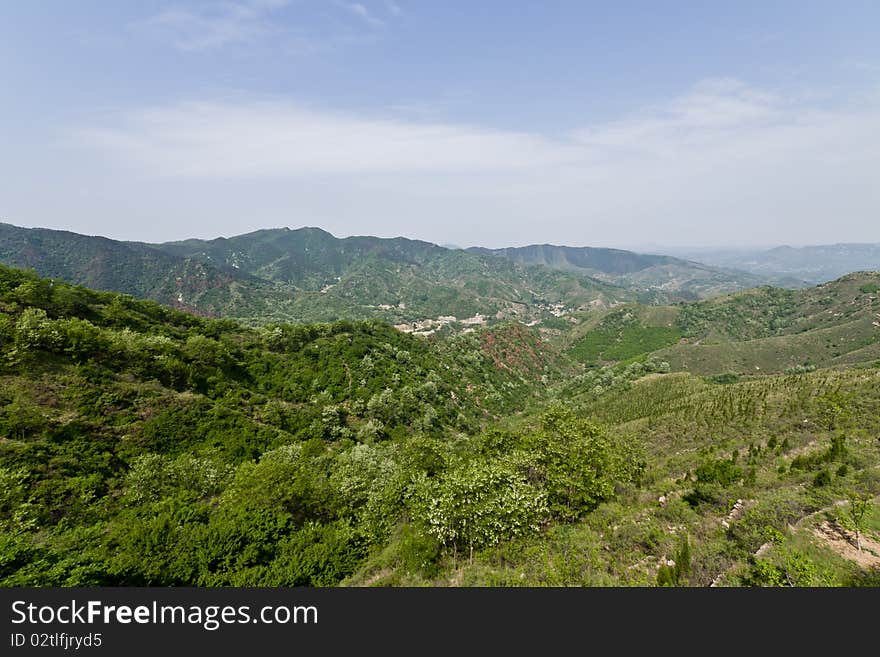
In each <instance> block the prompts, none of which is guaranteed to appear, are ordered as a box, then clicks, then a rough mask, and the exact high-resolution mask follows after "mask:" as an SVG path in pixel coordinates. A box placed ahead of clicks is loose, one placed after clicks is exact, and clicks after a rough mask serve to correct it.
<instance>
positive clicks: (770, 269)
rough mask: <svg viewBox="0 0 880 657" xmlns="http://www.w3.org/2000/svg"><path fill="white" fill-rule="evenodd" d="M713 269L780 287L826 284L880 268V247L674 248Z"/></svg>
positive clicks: (675, 250)
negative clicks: (726, 269) (733, 270)
mask: <svg viewBox="0 0 880 657" xmlns="http://www.w3.org/2000/svg"><path fill="white" fill-rule="evenodd" d="M672 252H673V253H675V254H676V255H679V256H681V257H685V258H693V259H696V260H699V261H700V262H705V263H706V264H707V265H711V266H713V267H735V268H736V269H739V270H742V271H745V272H749V273H751V274H753V275H755V276H761V277H764V278H765V279H767V280H768V281H769V282H771V283H773V284H776V285H786V286H794V287H797V285H798V284H797V281H802V282H805V283H807V284H810V285H815V284H818V283H825V282H828V281H831V280H834V279H836V278H840V277H841V276H843V275H845V274H849V273H850V272H854V271H872V270H877V269H880V244H822V245H815V246H802V247H792V246H777V247H774V248H772V249H673V250H672Z"/></svg>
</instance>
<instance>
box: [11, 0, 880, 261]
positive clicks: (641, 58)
mask: <svg viewBox="0 0 880 657" xmlns="http://www.w3.org/2000/svg"><path fill="white" fill-rule="evenodd" d="M878 21H880V5H877V4H876V3H870V2H852V3H847V4H846V5H845V6H841V5H840V4H839V3H832V2H815V3H810V4H808V5H807V4H805V3H799V2H789V1H785V2H775V3H764V2H760V3H759V2H744V3H737V4H736V5H735V6H734V5H715V6H706V5H704V4H703V3H693V2H678V3H674V5H672V4H671V5H667V6H665V7H660V6H657V5H656V4H654V3H646V2H628V3H615V4H614V5H606V4H597V3H582V2H573V1H572V2H561V3H554V4H553V5H552V6H547V5H540V4H539V5H533V4H523V5H519V6H517V7H515V10H513V11H512V10H511V7H510V5H509V3H500V2H486V3H480V4H479V6H474V5H473V4H472V3H460V2H451V3H442V4H441V3H431V4H425V3H416V2H406V1H405V0H400V1H394V2H392V1H390V0H371V1H362V2H347V1H346V2H332V3H328V2H321V1H318V0H296V1H295V0H226V1H224V2H209V1H194V0H193V1H189V0H151V1H150V2H138V3H135V2H119V3H113V4H112V5H107V4H106V3H101V2H96V1H94V0H84V1H82V2H78V3H67V2H60V1H59V0H56V1H47V2H44V3H9V4H6V5H4V6H2V7H0V76H2V77H3V79H4V81H5V84H4V85H3V88H2V91H0V99H2V101H3V102H2V107H3V116H4V119H5V120H4V121H3V122H0V141H2V143H3V144H4V155H5V157H4V158H3V159H2V160H0V217H2V218H5V219H3V220H4V221H8V222H10V223H13V224H15V225H22V226H40V227H46V228H54V229H62V230H71V231H73V232H78V233H83V234H99V235H105V236H108V237H111V238H113V239H122V240H137V241H150V242H160V241H171V240H179V239H186V238H189V237H199V238H210V237H214V236H218V235H233V234H242V233H247V232H251V231H253V230H257V229H260V228H265V227H268V226H284V225H288V226H289V225H291V224H295V225H317V226H321V227H322V228H324V229H325V230H327V231H328V232H330V233H332V234H334V235H338V236H346V235H358V234H373V235H376V236H380V237H393V236H398V235H400V236H406V237H410V238H412V239H421V240H425V241H429V242H433V243H435V244H442V243H453V244H462V245H464V246H470V245H482V246H486V247H488V248H500V247H504V246H520V245H526V244H535V243H553V244H563V245H570V246H597V247H606V248H623V249H636V250H644V248H646V247H647V248H651V249H662V248H667V249H668V248H683V249H711V248H722V247H723V248H730V247H731V245H736V248H740V247H741V248H772V246H775V245H783V244H790V245H816V244H834V243H878V242H880V221H878V220H877V217H878V216H880V181H878V175H877V172H878V171H880V40H878V39H876V29H875V26H876V25H877V24H878Z"/></svg>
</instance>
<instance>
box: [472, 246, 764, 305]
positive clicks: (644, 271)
mask: <svg viewBox="0 0 880 657" xmlns="http://www.w3.org/2000/svg"><path fill="white" fill-rule="evenodd" d="M468 250H469V251H470V252H472V253H479V254H486V255H494V256H497V257H501V258H505V259H507V260H510V261H511V262H516V263H518V264H521V265H544V266H546V267H550V268H552V269H557V270H560V271H569V272H577V273H581V274H585V275H588V276H593V277H595V278H598V279H599V280H602V281H606V282H608V283H613V284H614V285H620V286H622V287H626V288H629V289H632V290H635V291H638V292H639V293H640V295H639V299H640V300H641V301H644V302H654V303H657V302H669V301H676V300H680V299H685V300H695V299H703V298H707V297H712V296H716V295H718V294H725V293H728V292H733V291H736V290H741V289H743V288H749V287H755V286H758V285H762V284H764V283H766V282H767V279H765V278H762V277H761V276H759V275H756V274H750V273H746V272H744V271H739V270H737V269H734V268H730V267H728V268H717V267H709V266H707V265H704V264H701V263H699V262H693V261H689V260H682V259H680V258H673V257H671V256H666V255H649V254H642V253H633V252H632V251H622V250H620V249H599V248H593V247H586V246H584V247H572V246H556V245H553V244H540V245H531V246H523V247H510V248H504V249H483V248H477V247H475V248H471V249H468Z"/></svg>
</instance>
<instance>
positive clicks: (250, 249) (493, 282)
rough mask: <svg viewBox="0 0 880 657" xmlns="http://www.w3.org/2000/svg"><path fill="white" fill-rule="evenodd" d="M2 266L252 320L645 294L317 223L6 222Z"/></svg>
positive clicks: (429, 314)
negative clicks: (230, 231) (158, 231)
mask: <svg viewBox="0 0 880 657" xmlns="http://www.w3.org/2000/svg"><path fill="white" fill-rule="evenodd" d="M0 263H4V264H7V265H10V266H16V267H29V268H32V269H34V270H35V271H36V272H37V273H38V274H40V275H42V276H49V277H55V278H61V279H62V280H66V281H67V282H71V283H75V284H80V285H89V286H92V287H95V288H100V289H105V290H109V291H117V292H124V293H129V294H134V295H136V296H139V297H142V298H150V299H153V300H155V301H158V302H160V303H163V304H166V305H170V306H172V307H175V308H179V309H182V310H188V311H196V312H199V313H202V314H206V315H210V316H214V317H230V318H236V319H241V320H244V321H247V322H248V323H251V324H265V323H267V322H271V321H293V322H303V323H308V322H314V321H334V320H340V319H370V318H374V319H382V320H385V321H388V322H391V323H413V322H424V323H425V325H428V324H429V323H430V322H428V321H426V320H430V321H431V322H437V321H438V320H439V319H440V318H441V317H445V318H455V319H454V320H452V319H447V320H443V321H442V322H440V323H441V324H443V325H446V324H449V323H450V322H452V323H456V322H465V320H470V321H471V324H480V323H492V322H495V321H502V320H505V319H524V320H526V321H534V320H540V319H541V318H544V317H552V313H553V312H554V311H555V312H559V311H560V309H567V310H573V309H577V308H584V307H589V306H590V304H595V305H599V306H607V305H610V304H613V303H615V302H617V301H620V300H626V299H632V298H635V295H634V294H633V293H632V292H630V291H628V290H626V289H624V288H621V287H618V286H614V285H611V284H608V283H604V282H601V281H598V280H596V279H594V278H590V277H588V276H584V275H579V274H574V273H570V272H561V271H555V270H552V269H547V268H544V267H525V266H521V265H517V264H515V263H511V262H507V261H504V260H502V259H499V258H494V257H488V256H478V255H474V254H469V253H466V252H464V251H458V250H449V249H444V248H441V247H438V246H435V245H433V244H428V243H427V242H418V241H415V240H407V239H403V238H396V239H379V238H375V237H352V238H346V239H337V238H335V237H333V236H332V235H330V234H329V233H326V232H324V231H321V230H319V229H314V228H303V229H299V230H288V229H275V230H263V231H257V232H255V233H250V234H247V235H240V236H237V237H233V238H229V239H226V238H220V239H216V240H210V241H204V240H188V241H185V242H175V243H170V244H141V243H132V242H119V241H114V240H108V239H105V238H100V237H89V236H84V235H77V234H75V233H68V232H65V231H53V230H46V229H37V228H34V229H26V228H19V227H16V226H11V225H9V224H0ZM466 325H467V324H466V323H463V324H461V326H466Z"/></svg>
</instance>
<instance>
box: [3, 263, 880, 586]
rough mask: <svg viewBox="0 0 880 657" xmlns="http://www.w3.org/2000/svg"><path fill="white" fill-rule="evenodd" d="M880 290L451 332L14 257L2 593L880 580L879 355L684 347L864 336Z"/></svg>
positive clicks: (870, 283)
mask: <svg viewBox="0 0 880 657" xmlns="http://www.w3.org/2000/svg"><path fill="white" fill-rule="evenodd" d="M877 281H878V275H877V274H860V275H855V276H851V277H846V278H845V279H842V280H841V281H840V282H838V283H836V284H833V285H830V286H826V287H824V288H816V289H815V290H814V291H812V292H810V293H809V294H808V296H806V297H800V296H797V297H795V298H794V299H792V298H787V296H786V295H787V294H788V293H780V292H778V291H777V292H772V291H770V290H763V291H755V292H752V293H749V294H746V295H741V296H734V297H731V298H728V299H724V300H721V301H719V302H717V304H715V305H714V306H713V305H704V304H691V305H688V306H681V307H679V306H673V307H645V306H642V307H639V306H626V307H623V308H619V309H613V310H611V311H609V312H607V313H606V312H605V311H598V310H597V311H595V314H596V315H597V316H596V317H592V316H591V315H590V314H586V315H576V316H575V317H574V319H575V320H576V321H577V322H578V323H577V325H574V324H572V323H571V322H569V321H568V320H567V319H566V320H559V322H558V323H557V324H556V326H561V327H565V328H567V329H568V330H569V331H571V333H560V334H559V335H556V336H555V337H554V336H551V335H550V334H548V333H547V330H548V329H546V328H545V329H539V328H538V327H526V326H524V325H522V324H519V323H500V324H498V325H496V326H494V327H483V328H480V329H478V330H476V331H474V332H472V333H468V334H463V335H458V336H447V337H444V338H438V337H432V338H424V337H419V336H413V335H408V334H405V333H402V332H400V331H397V330H395V329H393V328H391V327H390V326H388V325H386V324H383V323H380V322H376V321H364V322H353V321H340V322H333V323H325V324H311V325H290V324H269V325H266V326H263V327H258V328H253V327H247V326H244V325H241V324H238V323H236V322H234V321H231V320H217V319H210V318H205V317H198V316H194V315H191V314H186V313H183V312H180V311H177V310H174V309H172V308H168V307H166V306H162V305H159V304H157V303H154V302H151V301H144V300H138V299H135V298H134V297H132V296H130V295H120V294H115V293H108V292H96V291H92V290H89V289H86V288H82V287H76V286H71V285H69V284H66V283H63V282H61V281H57V280H47V279H42V278H39V277H37V276H36V275H34V274H33V273H30V272H25V271H21V270H16V269H8V268H5V267H0V585H3V586H24V585H35V586H47V585H60V586H87V585H191V586H192V585H195V586H221V585H241V586H309V585H314V586H331V585H337V584H343V585H345V584H349V585H351V584H356V585H426V584H427V585H469V584H473V585H504V586H514V585H602V584H604V585H608V584H618V585H619V584H637V585H649V584H663V585H670V584H673V585H695V586H707V585H709V584H710V583H713V582H721V583H724V584H732V585H737V584H739V585H742V584H745V585H771V586H782V585H804V586H815V585H847V586H851V585H860V584H867V585H874V586H876V583H877V577H878V575H877V573H878V572H880V571H876V570H873V571H872V570H871V567H872V564H873V563H874V561H872V559H873V557H871V556H870V555H871V554H873V553H871V552H868V551H866V552H863V553H862V552H859V553H855V549H854V548H852V547H851V546H850V544H849V543H848V542H847V541H848V538H847V537H848V536H849V534H847V532H848V531H850V530H849V529H847V528H848V527H850V526H851V525H850V524H849V523H850V521H849V520H848V518H849V517H850V516H849V515H848V511H847V510H848V509H849V508H854V506H852V505H854V504H855V503H856V502H858V501H859V500H870V499H873V497H874V496H876V495H877V494H878V493H880V471H878V469H877V467H878V464H880V441H878V440H877V436H880V369H878V365H880V361H878V362H877V363H870V362H865V361H858V362H856V363H855V364H854V365H846V364H843V363H840V364H834V367H833V369H822V368H821V367H819V368H816V367H813V368H800V369H795V370H793V371H790V372H786V373H783V374H765V373H764V372H763V371H748V372H744V373H742V375H740V374H731V373H725V372H723V371H717V370H708V371H707V376H705V377H703V376H697V375H695V374H693V373H688V372H686V371H682V372H670V369H673V368H675V367H676V364H675V362H674V359H672V358H670V361H673V362H672V363H671V364H670V362H668V361H662V360H659V359H658V358H657V356H658V354H661V355H662V354H663V353H664V352H663V351H657V349H658V344H660V345H661V346H662V344H663V343H664V341H666V340H669V339H672V338H674V333H675V331H682V330H686V331H689V335H691V336H693V337H694V338H695V339H696V340H699V339H700V337H698V336H703V337H704V338H705V339H709V338H708V336H709V335H710V334H713V335H717V336H719V337H718V338H717V339H718V340H719V342H718V344H719V345H720V346H725V345H726V346H728V347H729V346H730V345H742V344H745V345H748V344H751V343H754V342H759V341H760V340H762V339H765V338H760V337H753V336H757V335H763V334H764V333H766V332H767V331H775V332H781V334H780V336H781V337H785V336H787V335H789V333H788V332H790V331H795V335H801V333H797V328H796V327H797V326H798V322H797V321H795V320H796V315H797V312H799V311H804V310H808V309H809V308H811V307H813V306H812V305H811V304H814V305H815V311H816V312H815V313H814V315H815V316H814V317H813V318H812V319H809V320H807V323H808V324H810V325H812V324H813V323H816V327H815V328H814V329H808V330H806V331H804V332H803V334H807V333H810V332H811V330H818V331H822V330H827V329H828V328H830V327H832V326H836V325H838V324H835V322H837V323H839V324H840V325H845V324H847V323H850V322H857V321H861V318H862V314H864V313H867V312H870V313H875V312H880V311H878V310H877V309H875V308H874V307H873V306H871V305H870V304H872V303H874V301H876V292H877ZM798 294H799V293H798ZM828 298H830V299H831V302H828V301H826V299H828ZM853 302H856V303H853ZM762 308H763V309H762ZM850 308H853V310H852V312H851V313H850V315H849V316H848V317H847V316H846V313H847V312H848V311H849V309H850ZM823 309H824V310H823ZM826 310H830V311H831V313H830V314H829V313H827V312H825V311H826ZM621 313H623V314H621ZM626 313H630V315H631V317H629V318H626V317H625V315H626ZM824 315H828V316H829V317H830V319H829V320H828V323H829V324H828V325H826V324H825V323H824V322H825V317H824ZM682 317H685V318H687V319H688V322H685V323H681V324H675V322H676V321H677V319H680V318H682ZM669 323H673V324H674V326H673V327H671V329H670V327H669V326H667V324H669ZM652 327H653V328H663V327H665V329H664V330H661V331H651V330H647V331H646V329H650V328H652ZM721 328H723V329H724V331H725V332H726V333H721V332H720V329H721ZM666 329H670V330H666ZM577 335H581V336H582V337H583V338H584V339H587V338H588V336H590V335H593V336H594V338H595V339H593V341H592V342H589V341H588V342H587V343H586V344H580V346H577V343H576V345H575V346H576V348H575V350H574V351H571V350H570V349H571V347H566V345H567V344H570V343H569V342H566V341H567V340H569V339H571V338H572V337H576V336H577ZM877 335H880V328H878V330H877ZM737 336H739V338H742V339H738V338H737ZM551 338H552V339H551ZM590 339H592V338H590ZM725 341H726V342H725ZM700 347H701V345H697V344H690V343H679V344H676V348H680V349H681V350H683V352H685V353H687V352H688V350H691V349H699V348H700ZM577 349H580V351H577ZM566 350H569V351H568V352H566ZM569 356H571V357H569ZM575 356H579V357H581V358H579V359H580V360H582V361H583V362H584V365H583V366H581V365H578V364H576V363H575V362H574V357H575ZM707 367H709V365H707ZM847 500H854V502H852V503H850V506H848V505H847V504H848V503H847ZM860 522H861V521H860ZM860 526H861V527H862V528H863V538H862V540H863V542H864V545H865V546H866V547H867V549H868V550H873V549H875V547H872V546H876V548H877V549H880V542H878V541H880V514H877V513H873V512H871V513H869V514H868V515H867V516H865V522H864V523H863V524H862V525H860ZM878 561H880V560H878ZM878 565H880V564H878Z"/></svg>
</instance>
